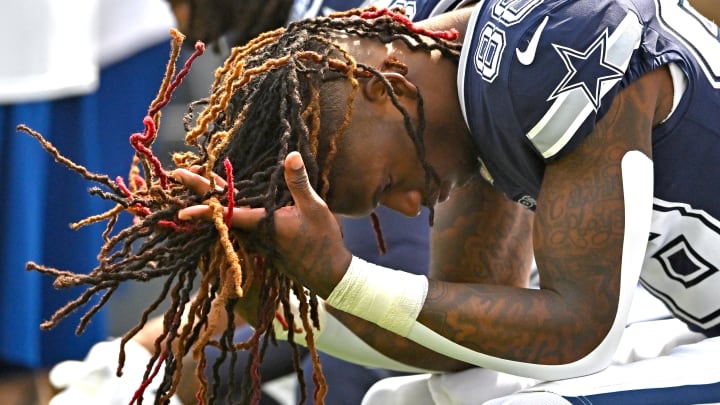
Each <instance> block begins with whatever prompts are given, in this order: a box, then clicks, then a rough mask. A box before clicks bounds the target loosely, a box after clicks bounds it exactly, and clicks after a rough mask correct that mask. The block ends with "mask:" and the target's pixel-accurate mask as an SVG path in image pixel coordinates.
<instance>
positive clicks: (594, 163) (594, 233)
mask: <svg viewBox="0 0 720 405" xmlns="http://www.w3.org/2000/svg"><path fill="white" fill-rule="evenodd" d="M671 100H672V90H671V85H670V78H669V74H668V72H667V70H666V69H664V68H663V69H659V70H657V71H654V72H651V73H649V74H647V75H646V76H645V77H643V78H642V79H640V80H639V81H638V82H636V83H635V84H633V85H631V86H629V87H628V88H627V89H625V90H623V91H622V92H621V94H620V95H619V96H618V97H617V98H616V99H615V101H614V103H613V106H612V108H611V110H610V111H609V113H608V114H607V115H606V116H605V118H604V119H603V120H602V121H601V122H600V123H599V125H598V127H597V129H596V130H595V132H594V133H593V134H592V135H591V136H590V137H589V138H588V139H587V140H586V141H584V142H583V143H582V144H581V145H580V146H579V147H578V148H577V149H576V150H575V151H574V152H572V153H571V154H570V155H568V156H566V157H565V158H562V159H560V160H559V161H557V162H555V163H553V164H551V165H549V166H548V167H547V169H546V173H545V179H544V183H543V186H542V191H541V193H540V196H539V200H538V210H537V213H536V214H535V218H534V221H535V222H534V229H532V230H531V226H530V221H532V220H533V215H532V214H530V213H529V212H526V211H522V209H520V208H519V207H517V206H515V205H514V204H513V203H511V202H509V201H507V200H504V199H503V198H501V197H499V196H498V195H497V194H493V192H492V191H490V190H489V188H488V187H487V186H484V185H482V184H472V185H470V186H468V187H466V188H465V189H463V190H460V191H459V192H458V193H456V194H454V195H453V197H451V199H450V200H449V201H448V202H446V203H444V204H441V205H440V206H439V207H438V212H437V220H436V225H435V229H434V232H433V233H434V240H433V243H434V244H433V253H432V273H431V277H430V283H429V292H428V295H427V299H426V301H425V303H424V306H423V309H422V311H421V313H420V315H419V317H418V322H419V323H421V324H423V325H425V326H426V327H428V328H429V329H431V330H432V331H434V332H437V333H439V334H441V335H442V336H444V337H446V338H447V339H449V340H450V341H453V342H455V343H458V344H460V345H462V346H464V347H465V348H468V349H470V350H472V351H475V352H479V353H483V354H487V355H489V356H494V357H497V358H501V359H507V360H514V361H517V362H522V363H531V364H541V365H562V364H569V363H572V362H576V361H578V360H581V359H582V358H584V357H585V356H587V355H588V354H589V353H591V352H593V351H594V350H595V349H596V348H598V347H599V345H601V342H603V340H604V339H605V338H606V336H607V335H608V332H609V330H610V328H611V326H612V325H613V322H614V321H615V318H616V314H617V313H618V301H619V297H620V279H621V271H620V270H621V259H622V256H623V243H624V237H625V235H627V232H626V230H625V229H624V228H625V226H624V224H625V221H624V219H625V218H624V216H625V212H624V208H625V204H624V193H623V178H622V175H623V173H622V170H621V161H622V158H623V157H624V156H625V154H626V153H627V152H628V151H631V150H639V151H641V152H643V153H644V154H645V155H647V156H651V150H650V133H651V128H652V126H653V125H656V124H657V123H659V121H660V120H661V119H662V118H663V117H665V116H666V115H667V113H668V111H669V108H670V107H669V106H670V102H671ZM626 175H627V173H626ZM649 209H650V207H647V210H649ZM509 218H512V220H511V219H509ZM530 232H533V236H534V249H535V255H536V260H537V264H538V268H539V271H540V275H541V289H539V290H529V289H524V288H518V287H522V286H524V285H525V283H526V280H527V275H528V269H529V263H530V260H531V255H530V254H529V250H530V249H529V238H528V237H527V236H528V235H529V234H530ZM641 238H642V237H641ZM636 246H637V244H636ZM639 246H640V248H639V249H636V252H635V255H636V256H637V255H638V254H641V253H642V248H644V242H643V241H642V240H641V241H640V245H639ZM630 253H632V252H628V254H630ZM635 281H636V280H635ZM338 317H339V318H340V319H341V320H342V321H343V322H344V323H346V325H348V326H350V327H351V329H353V330H354V331H355V333H356V334H357V335H358V336H360V337H362V338H363V339H364V340H366V341H367V342H369V343H371V344H372V345H373V346H375V347H376V348H377V349H378V350H380V351H382V352H384V353H386V354H387V355H389V356H391V357H393V358H395V359H398V360H400V361H403V362H406V363H408V364H413V365H416V366H420V367H426V368H432V369H440V370H453V369H459V368H463V367H467V366H468V365H467V364H463V363H462V362H458V361H455V360H451V359H448V358H444V357H438V354H437V353H432V354H431V353H429V352H428V351H427V349H424V348H423V349H413V346H414V344H413V343H408V341H407V340H405V339H399V338H397V337H396V338H395V339H392V338H391V336H390V334H388V333H387V332H383V331H382V330H381V329H380V328H379V327H377V326H375V325H371V324H368V323H365V322H362V321H359V320H358V319H357V318H353V317H351V316H348V315H342V314H338ZM617 324H618V325H621V326H620V327H622V326H624V320H621V321H620V322H618V323H617ZM611 352H612V347H611V348H610V349H609V350H608V351H604V353H611ZM596 358H597V357H596ZM607 361H609V358H608V356H606V355H603V356H600V359H599V360H598V361H596V362H594V364H593V365H592V366H591V367H594V370H597V369H599V368H602V367H604V366H605V364H607V363H606V362H607ZM576 370H579V371H578V373H587V372H590V371H592V370H590V369H579V368H578V369H576Z"/></svg>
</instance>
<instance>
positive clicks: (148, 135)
mask: <svg viewBox="0 0 720 405" xmlns="http://www.w3.org/2000/svg"><path fill="white" fill-rule="evenodd" d="M204 52H205V44H204V43H202V42H201V41H198V42H197V43H196V44H195V51H194V52H193V53H192V55H190V57H189V58H188V60H187V61H185V65H184V66H183V68H182V69H181V70H180V72H178V74H177V75H176V76H175V78H174V79H173V81H172V82H171V83H170V85H169V86H168V87H167V89H165V93H164V94H163V98H162V100H160V101H159V102H157V103H153V104H152V105H151V106H150V108H149V109H148V112H147V115H146V116H145V118H143V124H144V125H145V129H144V130H143V132H142V133H139V132H138V133H134V134H132V135H130V144H131V145H132V146H133V148H135V150H137V151H138V152H139V153H141V154H143V155H144V156H145V158H146V159H148V160H149V161H150V164H151V165H152V169H153V175H154V176H156V177H157V178H159V179H160V186H161V187H162V188H163V189H165V190H167V189H168V176H167V173H165V170H163V168H162V164H161V163H160V159H158V158H157V157H156V156H155V155H154V154H153V152H152V151H151V150H150V148H148V145H150V144H152V143H153V142H154V141H155V138H157V128H156V125H155V119H154V118H153V117H155V114H157V113H158V111H160V109H161V108H163V107H165V106H166V105H167V103H168V102H170V97H171V96H172V93H173V92H174V91H175V89H176V88H177V87H178V86H180V83H182V81H183V79H184V78H185V76H186V75H187V74H188V73H189V72H190V67H191V66H192V63H193V62H194V61H195V59H196V58H197V57H198V56H200V55H202V54H203V53H204Z"/></svg>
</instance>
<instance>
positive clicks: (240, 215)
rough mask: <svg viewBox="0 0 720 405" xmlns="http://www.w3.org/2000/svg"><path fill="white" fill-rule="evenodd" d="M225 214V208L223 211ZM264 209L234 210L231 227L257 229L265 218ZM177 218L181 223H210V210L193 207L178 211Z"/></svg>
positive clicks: (206, 207)
mask: <svg viewBox="0 0 720 405" xmlns="http://www.w3.org/2000/svg"><path fill="white" fill-rule="evenodd" d="M223 211H224V215H226V214H227V208H225V209H224V210H223ZM265 214H266V212H265V209H264V208H245V207H243V208H235V209H233V214H232V217H231V221H230V222H231V225H232V226H233V227H234V228H241V229H246V230H253V229H255V228H257V224H258V222H260V220H261V219H263V218H264V217H265ZM178 218H179V219H180V220H182V221H195V220H202V221H212V219H213V212H212V208H210V207H209V206H207V205H193V206H191V207H187V208H183V209H181V210H180V211H178Z"/></svg>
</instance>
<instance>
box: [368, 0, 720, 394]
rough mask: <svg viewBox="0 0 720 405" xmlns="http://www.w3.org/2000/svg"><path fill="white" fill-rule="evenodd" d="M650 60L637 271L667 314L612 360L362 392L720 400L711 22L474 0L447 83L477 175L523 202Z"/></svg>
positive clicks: (718, 192) (591, 0)
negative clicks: (668, 103) (647, 192)
mask: <svg viewBox="0 0 720 405" xmlns="http://www.w3.org/2000/svg"><path fill="white" fill-rule="evenodd" d="M664 65H667V66H669V68H670V71H671V75H672V78H673V85H674V95H675V97H674V102H673V109H672V112H671V113H670V115H669V116H668V117H667V118H666V119H665V121H664V122H662V124H660V125H659V126H657V127H656V128H655V129H654V130H653V133H652V148H653V150H652V159H653V163H654V201H653V217H652V225H651V233H650V236H649V240H648V243H647V249H646V254H645V259H644V262H643V268H642V273H641V276H640V283H641V284H643V285H644V286H645V287H646V289H647V290H648V291H650V292H651V293H652V294H653V295H655V296H656V297H658V298H659V299H660V300H662V301H663V302H664V303H665V305H666V306H667V307H668V308H669V309H670V311H671V312H672V313H673V314H674V315H675V317H676V318H677V319H667V320H656V321H646V322H638V323H635V324H632V325H630V326H628V327H627V328H626V330H625V332H624V334H623V337H622V339H621V342H620V345H619V347H618V349H617V351H616V354H615V356H614V357H613V362H612V364H611V366H610V367H608V368H607V369H605V370H603V371H601V372H598V373H596V374H592V375H588V376H585V377H580V378H571V379H567V380H560V381H554V382H541V381H535V382H533V381H528V380H527V379H523V378H521V377H516V376H513V375H507V374H504V373H499V372H495V371H493V370H490V369H486V368H475V369H469V370H466V371H463V372H459V373H447V374H437V375H419V376H413V377H400V378H395V379H388V380H384V381H383V382H381V383H378V384H376V386H374V387H373V389H372V390H371V391H370V392H369V393H368V395H367V396H366V398H365V400H364V401H363V404H364V405H375V404H382V403H394V404H401V405H411V404H412V405H418V404H440V403H454V404H479V403H487V404H493V405H496V404H536V403H544V404H589V403H597V404H600V403H623V404H625V403H667V404H679V403H720V365H719V364H718V362H717V359H718V358H720V357H719V356H720V296H718V292H720V271H719V270H720V249H719V247H720V189H718V187H717V184H718V181H717V179H720V118H718V116H719V115H720V35H719V33H718V27H717V26H715V25H714V24H712V23H711V22H709V21H708V20H707V19H706V18H704V17H702V16H700V15H699V14H698V13H696V12H695V11H694V10H693V9H691V7H690V6H689V4H687V1H685V0H484V1H480V2H479V3H478V4H477V5H476V6H475V9H474V12H473V16H472V17H471V20H470V23H469V25H468V31H467V34H466V38H465V43H464V46H463V51H462V57H461V61H460V64H459V71H458V90H459V91H458V94H459V97H460V102H461V106H462V109H463V114H464V116H465V120H466V123H467V125H468V127H469V129H470V131H471V133H472V136H473V138H474V141H475V143H476V145H477V149H478V151H479V156H478V158H479V160H480V163H481V167H482V169H481V174H482V175H483V177H484V178H485V179H486V180H488V181H489V182H491V183H492V184H493V186H494V187H495V188H496V189H498V190H500V191H501V192H503V193H504V194H506V195H507V196H508V197H509V198H511V199H513V200H515V201H517V202H519V203H521V204H523V205H525V206H526V207H528V208H529V209H533V210H534V209H535V208H536V201H537V196H538V192H539V190H540V185H541V182H542V179H543V174H544V168H545V166H546V165H547V164H549V163H551V162H553V161H554V160H556V159H559V158H561V157H563V156H565V155H567V154H568V153H570V152H572V150H573V149H574V148H575V147H577V145H578V144H580V142H582V141H583V140H584V139H585V138H586V137H588V136H591V134H592V132H593V130H594V128H595V126H596V125H597V123H598V122H599V121H600V120H601V119H602V118H603V116H604V115H605V113H607V111H608V109H609V108H610V105H611V103H612V102H613V99H614V98H615V96H616V95H617V94H618V93H619V92H620V91H621V90H622V89H623V88H625V87H627V86H628V85H630V84H631V83H633V82H634V81H636V80H638V79H639V78H640V77H641V76H642V75H644V74H646V73H648V72H650V71H652V70H654V69H656V68H658V67H660V66H664ZM641 360H642V361H641ZM512 393H514V394H512ZM506 395H509V396H506ZM498 397H501V398H498ZM491 398H496V399H491ZM488 400H489V401H488ZM486 401H488V402H486Z"/></svg>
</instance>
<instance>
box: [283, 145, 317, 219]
mask: <svg viewBox="0 0 720 405" xmlns="http://www.w3.org/2000/svg"><path fill="white" fill-rule="evenodd" d="M285 182H286V183H287V186H288V189H289V190H290V193H291V194H292V196H293V199H294V200H295V204H298V205H303V206H306V204H308V203H312V202H317V201H319V200H320V197H319V196H318V195H317V193H315V190H313V188H312V186H310V180H308V175H307V170H305V163H304V162H303V159H302V156H301V155H300V153H299V152H296V151H293V152H290V153H289V154H288V155H287V156H286V157H285Z"/></svg>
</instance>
